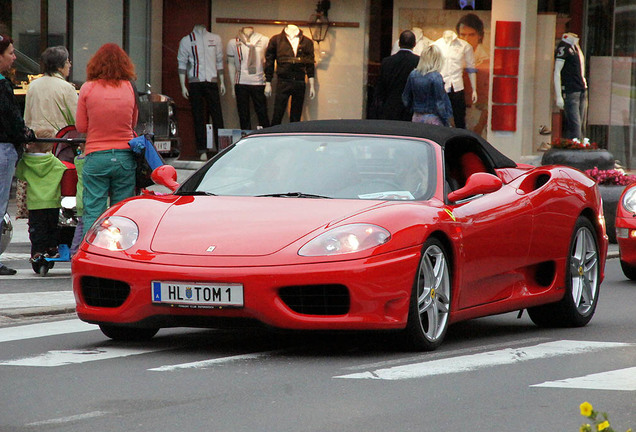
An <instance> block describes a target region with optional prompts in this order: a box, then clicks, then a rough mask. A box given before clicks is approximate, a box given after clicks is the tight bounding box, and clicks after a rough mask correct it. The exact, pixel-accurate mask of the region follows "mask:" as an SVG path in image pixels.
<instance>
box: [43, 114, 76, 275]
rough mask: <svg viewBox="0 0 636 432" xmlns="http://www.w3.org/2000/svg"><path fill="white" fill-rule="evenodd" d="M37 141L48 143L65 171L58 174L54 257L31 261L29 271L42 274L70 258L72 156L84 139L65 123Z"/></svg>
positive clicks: (73, 206)
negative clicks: (59, 193)
mask: <svg viewBox="0 0 636 432" xmlns="http://www.w3.org/2000/svg"><path fill="white" fill-rule="evenodd" d="M35 141H38V142H52V143H53V150H52V153H53V155H54V156H55V157H57V158H58V159H59V160H60V161H62V163H63V164H64V165H66V168H67V169H66V171H65V172H64V175H63V176H62V181H61V190H62V205H61V208H60V215H59V219H58V230H59V234H60V242H59V244H58V252H59V255H60V256H59V257H58V258H48V257H44V256H41V257H39V258H37V259H36V260H34V261H33V262H32V263H31V266H32V268H33V271H34V272H35V273H38V274H39V275H40V276H46V274H47V273H48V272H49V270H50V269H52V268H53V266H54V265H55V263H56V262H63V261H66V262H68V261H70V260H71V248H70V246H71V243H72V241H73V236H74V235H75V227H76V226H77V223H78V220H77V211H76V201H75V196H76V193H77V171H76V169H75V164H74V160H75V156H77V154H78V148H79V145H80V144H81V143H83V142H85V139H84V138H83V135H82V134H80V133H79V132H77V130H76V129H75V126H73V125H69V126H66V127H64V128H62V129H60V130H59V132H58V133H57V134H56V135H55V138H36V140H35Z"/></svg>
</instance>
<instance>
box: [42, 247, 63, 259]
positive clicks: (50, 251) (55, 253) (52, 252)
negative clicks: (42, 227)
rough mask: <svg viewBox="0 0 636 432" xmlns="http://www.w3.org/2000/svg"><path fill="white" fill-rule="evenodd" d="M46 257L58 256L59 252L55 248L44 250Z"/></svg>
mask: <svg viewBox="0 0 636 432" xmlns="http://www.w3.org/2000/svg"><path fill="white" fill-rule="evenodd" d="M44 256H45V257H46V258H59V257H60V253H59V252H58V251H57V248H50V249H48V250H47V251H46V255H44Z"/></svg>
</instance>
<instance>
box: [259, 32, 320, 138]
mask: <svg viewBox="0 0 636 432" xmlns="http://www.w3.org/2000/svg"><path fill="white" fill-rule="evenodd" d="M274 71H275V72H276V77H277V80H278V81H277V86H276V92H275V94H274V114H273V116H272V121H271V124H272V125H277V124H280V123H281V121H282V119H283V115H284V114H285V111H286V110H287V103H288V101H289V98H290V97H291V107H290V111H289V121H290V122H297V121H300V117H301V114H302V110H303V103H304V101H305V91H306V87H307V85H306V82H305V76H307V82H308V83H309V98H310V99H313V98H314V97H315V96H316V90H315V85H314V80H315V78H314V77H315V73H316V68H315V58H314V42H313V41H312V40H311V39H310V38H308V37H306V36H305V35H304V34H303V32H302V30H300V29H299V28H298V27H297V26H295V25H293V24H288V25H286V26H285V28H283V31H282V32H280V33H279V34H276V35H274V36H272V37H271V39H270V41H269V44H268V46H267V50H266V54H265V81H266V82H265V96H271V94H272V80H273V78H274Z"/></svg>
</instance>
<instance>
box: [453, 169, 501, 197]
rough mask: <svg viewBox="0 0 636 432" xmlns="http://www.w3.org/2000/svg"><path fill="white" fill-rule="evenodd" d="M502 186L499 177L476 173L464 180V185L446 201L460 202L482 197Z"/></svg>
mask: <svg viewBox="0 0 636 432" xmlns="http://www.w3.org/2000/svg"><path fill="white" fill-rule="evenodd" d="M502 186H503V182H502V181H501V179H500V178H499V177H497V176H496V175H493V174H488V173H484V172H478V173H475V174H473V175H471V176H470V177H468V180H466V185H465V186H464V187H463V188H461V189H457V190H456V191H453V192H451V193H449V194H448V200H449V201H451V202H457V201H461V200H463V199H466V198H469V197H471V196H475V195H483V194H487V193H492V192H496V191H498V190H499V189H501V187H502Z"/></svg>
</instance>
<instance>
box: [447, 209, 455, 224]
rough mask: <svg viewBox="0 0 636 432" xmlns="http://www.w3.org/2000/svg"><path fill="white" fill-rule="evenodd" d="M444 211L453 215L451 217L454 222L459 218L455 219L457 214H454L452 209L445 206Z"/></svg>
mask: <svg viewBox="0 0 636 432" xmlns="http://www.w3.org/2000/svg"><path fill="white" fill-rule="evenodd" d="M444 211H445V212H446V213H448V215H449V216H450V217H451V219H452V220H453V221H454V222H457V219H455V215H453V212H452V211H451V210H450V209H447V208H445V209H444Z"/></svg>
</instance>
